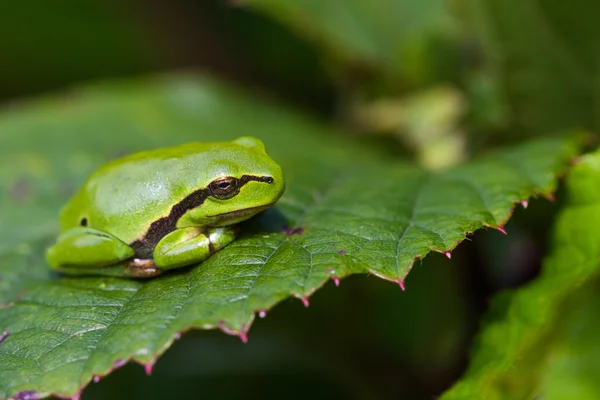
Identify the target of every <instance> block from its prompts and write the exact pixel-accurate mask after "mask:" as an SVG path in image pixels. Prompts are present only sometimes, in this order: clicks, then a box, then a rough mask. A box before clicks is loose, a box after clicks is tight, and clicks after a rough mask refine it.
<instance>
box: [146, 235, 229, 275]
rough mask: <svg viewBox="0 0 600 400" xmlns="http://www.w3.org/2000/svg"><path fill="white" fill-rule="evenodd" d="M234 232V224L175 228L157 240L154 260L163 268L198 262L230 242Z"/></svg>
mask: <svg viewBox="0 0 600 400" xmlns="http://www.w3.org/2000/svg"><path fill="white" fill-rule="evenodd" d="M236 234H237V229H236V228H235V227H234V226H223V227H218V228H204V229H201V228H197V227H186V228H179V229H176V230H174V231H173V232H171V233H169V234H168V235H166V236H165V237H163V238H162V239H161V241H160V242H158V244H157V245H156V248H155V249H154V262H155V263H156V266H157V267H158V268H160V269H163V270H166V269H173V268H180V267H183V266H187V265H192V264H194V263H200V262H202V261H204V260H206V259H207V258H208V257H209V256H210V255H212V254H213V253H215V252H216V251H218V250H220V249H222V248H223V247H225V246H227V245H228V244H229V243H231V242H232V241H233V240H234V239H235V237H236Z"/></svg>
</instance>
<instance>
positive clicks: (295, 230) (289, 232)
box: [283, 226, 304, 236]
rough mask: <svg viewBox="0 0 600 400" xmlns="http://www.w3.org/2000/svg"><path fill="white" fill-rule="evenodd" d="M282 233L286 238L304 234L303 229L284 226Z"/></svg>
mask: <svg viewBox="0 0 600 400" xmlns="http://www.w3.org/2000/svg"><path fill="white" fill-rule="evenodd" d="M283 233H285V234H286V235H288V236H292V235H302V234H303V233H304V228H290V227H289V226H284V227H283Z"/></svg>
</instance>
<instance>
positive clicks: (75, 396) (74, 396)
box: [71, 390, 81, 400]
mask: <svg viewBox="0 0 600 400" xmlns="http://www.w3.org/2000/svg"><path fill="white" fill-rule="evenodd" d="M79 399H81V390H80V391H79V392H77V393H75V394H74V395H73V396H72V397H71V400H79Z"/></svg>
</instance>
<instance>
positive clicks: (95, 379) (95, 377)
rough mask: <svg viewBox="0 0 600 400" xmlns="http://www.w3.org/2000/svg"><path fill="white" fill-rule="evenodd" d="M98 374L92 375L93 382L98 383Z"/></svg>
mask: <svg viewBox="0 0 600 400" xmlns="http://www.w3.org/2000/svg"><path fill="white" fill-rule="evenodd" d="M100 379H101V378H100V375H94V378H93V379H92V380H93V381H94V383H98V382H100Z"/></svg>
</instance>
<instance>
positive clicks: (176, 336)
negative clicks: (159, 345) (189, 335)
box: [173, 332, 181, 340]
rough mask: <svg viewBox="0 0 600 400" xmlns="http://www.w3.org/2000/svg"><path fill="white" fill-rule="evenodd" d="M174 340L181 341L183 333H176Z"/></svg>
mask: <svg viewBox="0 0 600 400" xmlns="http://www.w3.org/2000/svg"><path fill="white" fill-rule="evenodd" d="M173 339H175V340H179V339H181V332H175V334H174V335H173Z"/></svg>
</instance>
